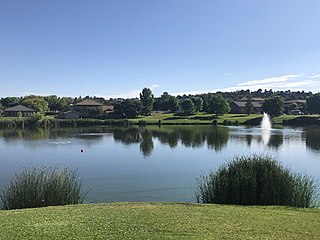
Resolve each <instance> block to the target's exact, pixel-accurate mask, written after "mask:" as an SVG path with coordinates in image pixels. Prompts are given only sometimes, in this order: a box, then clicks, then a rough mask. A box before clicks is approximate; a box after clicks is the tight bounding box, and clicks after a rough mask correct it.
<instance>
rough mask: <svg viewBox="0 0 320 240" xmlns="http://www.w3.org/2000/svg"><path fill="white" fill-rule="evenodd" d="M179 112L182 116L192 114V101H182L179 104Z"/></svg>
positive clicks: (187, 99)
mask: <svg viewBox="0 0 320 240" xmlns="http://www.w3.org/2000/svg"><path fill="white" fill-rule="evenodd" d="M180 106H181V110H182V113H183V114H186V115H190V114H192V113H194V109H195V108H194V103H193V102H192V100H191V99H190V98H186V99H184V100H183V101H182V102H181V104H180Z"/></svg>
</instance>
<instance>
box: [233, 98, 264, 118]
mask: <svg viewBox="0 0 320 240" xmlns="http://www.w3.org/2000/svg"><path fill="white" fill-rule="evenodd" d="M247 101H248V99H247V98H241V99H239V100H237V101H232V102H231V103H230V108H231V112H230V113H241V114H245V113H247V110H246V104H247ZM251 102H252V105H253V109H252V112H253V113H261V112H262V105H263V103H264V99H263V98H252V101H251Z"/></svg>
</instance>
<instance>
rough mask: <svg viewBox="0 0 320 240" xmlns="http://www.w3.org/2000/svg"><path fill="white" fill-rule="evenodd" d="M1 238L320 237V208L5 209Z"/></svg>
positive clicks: (172, 205) (0, 221)
mask: <svg viewBox="0 0 320 240" xmlns="http://www.w3.org/2000/svg"><path fill="white" fill-rule="evenodd" d="M0 228H1V231H0V239H291V240H292V239H299V240H301V239H320V210H319V209H297V208H289V207H242V206H226V205H204V204H201V205H200V204H179V203H113V204H95V205H94V204H92V205H77V206H65V207H48V208H38V209H24V210H11V211H0Z"/></svg>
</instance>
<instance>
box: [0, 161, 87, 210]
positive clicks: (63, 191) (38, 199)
mask: <svg viewBox="0 0 320 240" xmlns="http://www.w3.org/2000/svg"><path fill="white" fill-rule="evenodd" d="M81 188H82V184H81V182H80V180H79V178H78V177H77V171H76V170H70V169H68V168H63V169H60V168H58V167H57V166H54V167H31V168H25V169H24V170H23V171H22V172H21V173H20V174H16V175H15V176H14V177H13V178H12V179H11V181H10V182H9V184H8V185H7V186H6V187H5V188H4V189H3V190H2V192H1V194H0V200H1V208H2V209H6V210H8V209H21V208H34V207H46V206H57V205H67V204H78V203H82V202H83V200H84V198H85V195H86V194H82V192H81Z"/></svg>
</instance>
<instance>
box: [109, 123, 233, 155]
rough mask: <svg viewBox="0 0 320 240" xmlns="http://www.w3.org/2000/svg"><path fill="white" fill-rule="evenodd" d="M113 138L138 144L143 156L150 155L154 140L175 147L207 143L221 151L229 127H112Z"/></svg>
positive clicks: (190, 146) (194, 146) (227, 135)
mask: <svg viewBox="0 0 320 240" xmlns="http://www.w3.org/2000/svg"><path fill="white" fill-rule="evenodd" d="M113 131H114V139H115V141H117V142H121V143H123V144H126V145H129V144H137V143H139V144H140V150H141V152H142V153H143V155H144V156H145V157H148V156H150V155H151V153H152V150H153V148H154V140H159V141H160V142H161V144H163V145H168V146H169V147H171V148H175V147H177V146H178V144H179V143H181V145H182V146H185V147H188V148H200V147H202V146H203V145H205V144H207V147H208V148H209V149H214V150H215V151H221V150H222V149H223V147H224V146H225V145H226V144H227V142H228V139H229V129H228V128H225V127H211V126H205V127H204V126H201V127H192V128H190V127H189V126H177V127H161V128H159V127H148V128H137V127H132V128H121V129H114V130H113Z"/></svg>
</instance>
